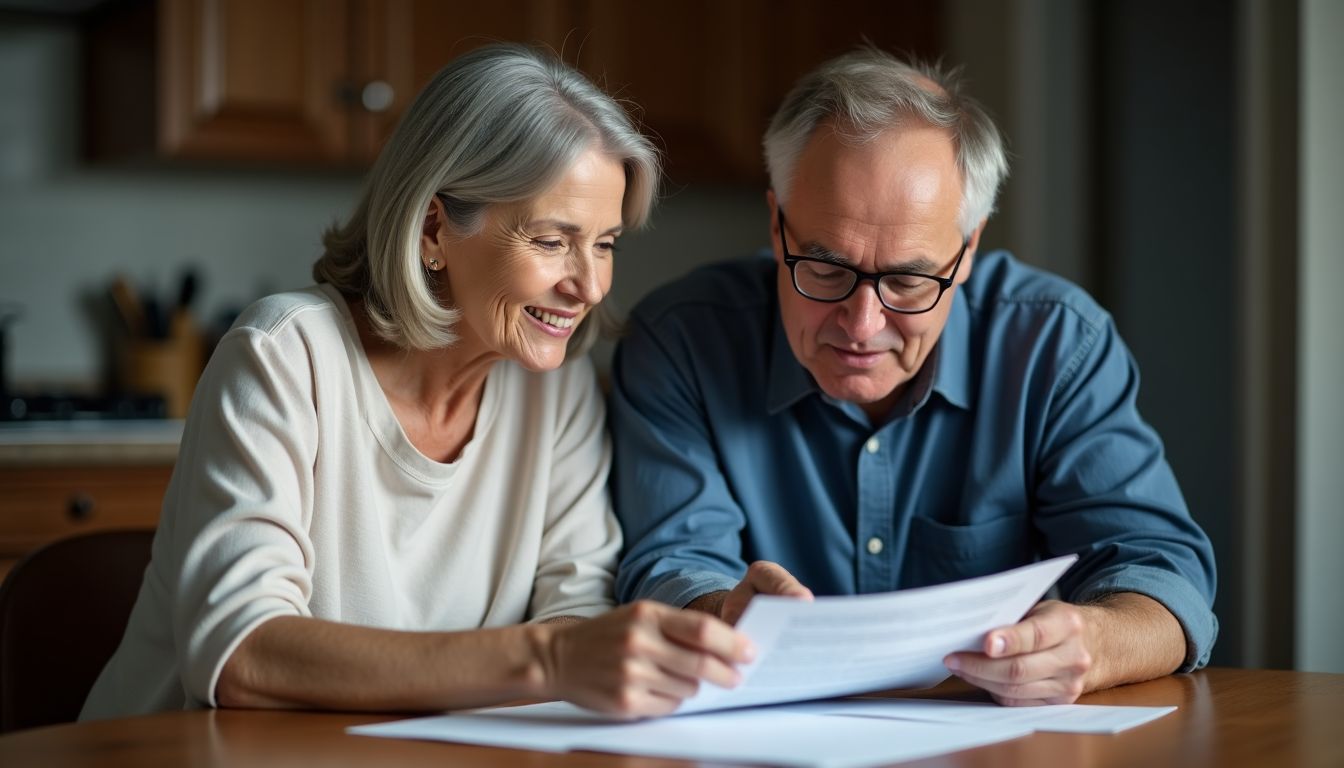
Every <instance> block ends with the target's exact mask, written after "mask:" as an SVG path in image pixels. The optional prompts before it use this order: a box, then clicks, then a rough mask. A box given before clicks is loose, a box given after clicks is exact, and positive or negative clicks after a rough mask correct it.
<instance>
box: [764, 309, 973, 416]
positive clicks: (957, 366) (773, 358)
mask: <svg viewBox="0 0 1344 768" xmlns="http://www.w3.org/2000/svg"><path fill="white" fill-rule="evenodd" d="M947 298H948V299H952V310H951V311H950V312H948V316H947V325H946V326H944V327H943V333H942V335H941V336H940V337H939V339H938V346H937V348H935V349H934V350H933V352H932V353H930V354H929V357H928V359H927V360H925V361H924V365H925V366H929V365H932V366H933V367H934V379H933V387H932V391H934V392H937V393H938V394H939V395H941V396H942V397H943V399H944V400H946V401H947V402H948V403H950V404H951V405H954V406H957V407H958V408H962V409H967V410H969V409H970V407H971V405H970V402H971V399H970V388H971V387H970V381H969V377H970V365H969V363H968V359H969V357H970V343H971V333H970V325H971V318H970V310H968V309H967V308H966V303H965V302H964V301H958V300H957V298H958V297H957V295H956V294H952V295H950V296H948V297H947ZM774 315H775V317H774V324H773V326H772V331H773V333H772V336H773V337H774V338H773V339H772V340H771V349H770V383H769V392H768V396H767V399H766V405H767V407H768V408H769V411H770V413H771V414H775V413H779V412H780V411H782V410H784V409H785V408H788V407H789V406H791V405H793V404H794V403H796V402H798V401H799V400H802V399H803V398H804V397H807V396H808V395H810V394H812V393H813V392H816V393H818V394H822V392H821V388H820V387H818V386H817V382H816V381H815V380H814V379H813V378H812V374H810V373H808V372H807V369H806V368H804V367H803V365H802V363H800V362H798V358H797V357H795V356H794V354H793V348H792V347H790V346H789V338H788V335H787V332H786V331H785V330H784V319H783V317H781V316H780V310H779V303H778V302H775V306H774ZM921 378H924V377H923V376H921V375H918V374H917V375H916V376H915V383H916V384H918V382H919V379H921ZM926 380H927V379H926ZM927 396H928V391H925V392H920V393H918V395H917V402H915V403H912V404H911V407H910V410H911V411H913V410H915V409H917V408H920V407H922V406H923V405H924V402H925V401H926V400H927V399H928V397H927Z"/></svg>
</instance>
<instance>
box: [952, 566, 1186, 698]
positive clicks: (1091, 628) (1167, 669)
mask: <svg viewBox="0 0 1344 768" xmlns="http://www.w3.org/2000/svg"><path fill="white" fill-rule="evenodd" d="M1184 657H1185V635H1184V634H1183V633H1182V631H1181V627H1180V624H1179V623H1178V622H1177V621H1176V618H1175V617H1174V616H1172V615H1171V613H1170V612H1169V611H1168V610H1167V609H1166V608H1165V607H1163V606H1162V604H1161V603H1158V602H1157V601H1155V600H1153V599H1152V598H1149V597H1146V596H1144V595H1139V594H1135V593H1128V592H1121V593H1116V594H1113V595H1109V596H1107V597H1106V598H1105V599H1104V600H1102V601H1101V602H1098V603H1095V604H1091V605H1073V604H1070V603H1063V602H1060V601H1058V600H1045V601H1042V602H1040V603H1037V604H1036V607H1034V608H1032V609H1031V610H1030V611H1029V612H1028V613H1027V615H1026V616H1025V617H1023V619H1022V621H1020V622H1018V623H1016V624H1014V625H1012V626H1009V627H1002V628H1000V629H995V630H993V631H991V632H989V633H988V634H986V635H985V645H984V651H983V653H973V652H963V653H953V654H949V655H948V656H947V658H945V659H943V663H945V664H946V665H947V668H948V669H949V670H950V671H951V672H952V673H953V674H955V675H956V676H958V677H960V678H961V679H963V680H965V681H966V682H968V683H970V684H972V685H975V686H978V687H980V688H983V689H985V690H986V691H989V693H990V695H991V696H993V697H994V700H995V701H997V702H999V703H1000V704H1003V705H1005V706H1031V705H1039V704H1072V703H1073V702H1074V701H1076V700H1077V699H1078V697H1079V696H1081V695H1082V694H1084V693H1087V692H1089V691H1096V690H1100V689H1102V688H1109V687H1111V686H1113V685H1120V684H1122V683H1132V682H1139V681H1141V680H1151V679H1153V678H1155V677H1160V676H1162V675H1167V674H1171V673H1172V672H1173V671H1175V670H1176V669H1177V667H1179V666H1180V664H1181V660H1182V659H1183V658H1184Z"/></svg>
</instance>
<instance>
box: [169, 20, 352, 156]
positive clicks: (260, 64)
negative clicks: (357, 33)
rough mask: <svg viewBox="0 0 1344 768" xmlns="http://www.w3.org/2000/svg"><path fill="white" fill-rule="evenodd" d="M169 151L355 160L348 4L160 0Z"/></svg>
mask: <svg viewBox="0 0 1344 768" xmlns="http://www.w3.org/2000/svg"><path fill="white" fill-rule="evenodd" d="M161 3H162V4H161V6H160V12H159V51H160V56H161V59H160V61H159V89H160V99H161V102H160V112H159V119H160V125H159V133H160V151H161V152H162V153H163V154H165V155H168V156H171V157H178V158H187V159H190V158H205V159H211V160H219V159H230V158H238V159H243V160H249V161H255V160H260V161H266V160H282V161H285V162H299V163H317V164H330V163H333V162H336V163H344V162H348V161H349V159H350V157H351V152H350V147H351V129H350V118H349V110H348V108H347V106H346V104H345V103H344V96H345V91H344V90H343V89H344V88H345V86H346V85H347V83H348V82H349V80H350V78H349V63H348V62H349V58H350V55H349V46H350V40H349V34H348V8H347V3H346V2H345V0H161Z"/></svg>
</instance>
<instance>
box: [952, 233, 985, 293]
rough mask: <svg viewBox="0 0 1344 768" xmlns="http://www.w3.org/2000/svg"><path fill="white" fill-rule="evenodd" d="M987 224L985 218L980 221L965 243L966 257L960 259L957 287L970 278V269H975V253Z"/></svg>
mask: <svg viewBox="0 0 1344 768" xmlns="http://www.w3.org/2000/svg"><path fill="white" fill-rule="evenodd" d="M988 223H989V219H988V218H987V217H986V218H983V219H981V220H980V226H978V227H976V228H975V231H974V232H972V233H971V236H970V238H968V240H967V242H966V255H964V256H962V257H961V269H959V270H958V271H957V284H958V285H960V284H962V283H964V282H966V279H967V278H968V277H970V276H971V269H972V268H974V267H975V253H976V251H977V250H978V249H979V248H980V235H981V234H983V233H984V231H985V224H988Z"/></svg>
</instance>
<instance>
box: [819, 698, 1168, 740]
mask: <svg viewBox="0 0 1344 768" xmlns="http://www.w3.org/2000/svg"><path fill="white" fill-rule="evenodd" d="M808 711H810V712H813V713H816V714H825V715H845V716H849V717H886V718H894V719H897V720H924V721H926V722H930V723H955V724H957V725H986V726H1005V725H1007V726H1021V727H1023V728H1030V729H1031V730H1033V731H1048V732H1053V733H1120V732H1121V731H1127V730H1129V729H1130V728H1133V727H1135V726H1139V725H1143V724H1144V723H1147V722H1150V721H1153V720H1156V719H1157V718H1159V717H1162V716H1163V715H1168V714H1171V713H1172V712H1175V711H1176V707H1113V706H1104V705H1099V704H1057V705H1053V706H1047V707H1001V706H999V705H998V704H989V703H984V702H972V701H939V700H936V699H847V700H845V701H833V702H826V703H825V704H824V705H816V706H813V707H810V708H809V710H808Z"/></svg>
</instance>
